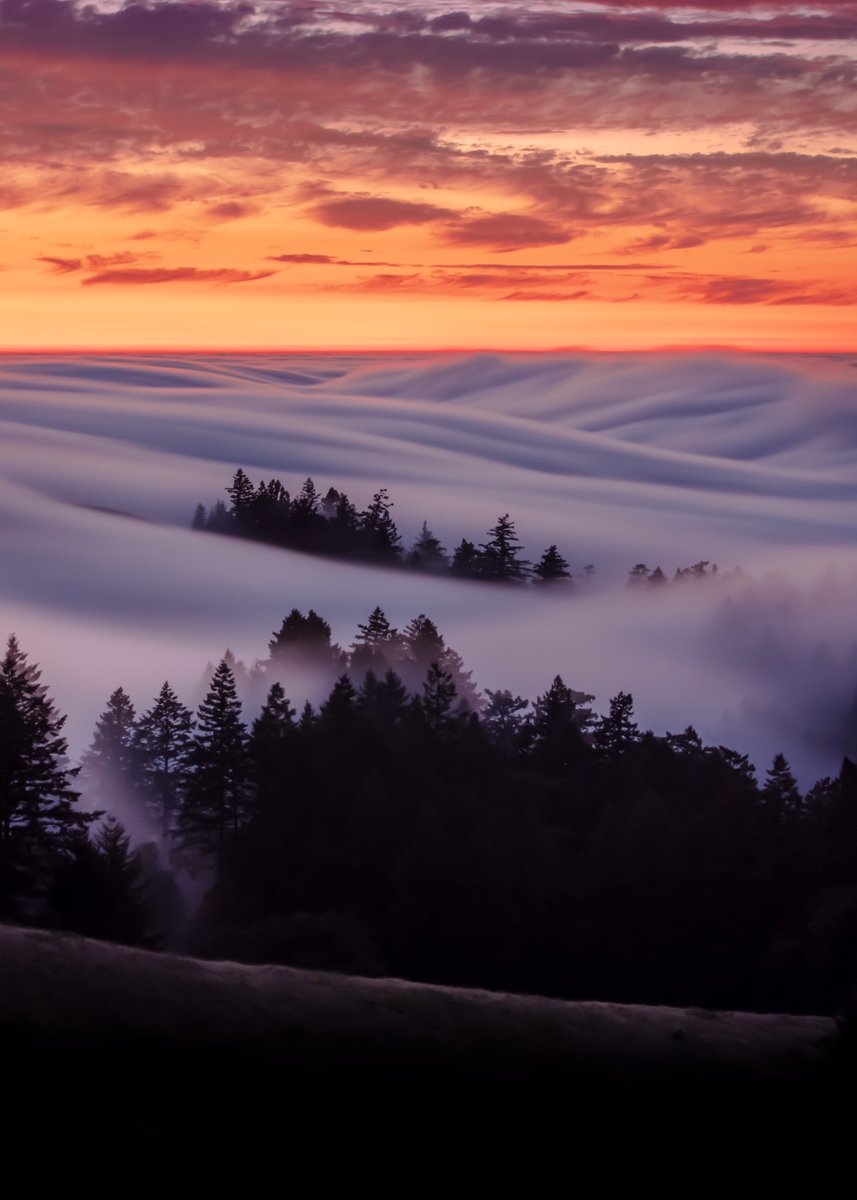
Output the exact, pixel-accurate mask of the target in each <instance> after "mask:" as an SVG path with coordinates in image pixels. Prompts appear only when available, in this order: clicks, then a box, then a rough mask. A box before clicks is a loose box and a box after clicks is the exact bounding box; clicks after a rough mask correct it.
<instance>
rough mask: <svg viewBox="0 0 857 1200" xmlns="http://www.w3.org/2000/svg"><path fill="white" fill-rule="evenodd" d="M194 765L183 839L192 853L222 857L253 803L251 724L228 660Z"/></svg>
mask: <svg viewBox="0 0 857 1200" xmlns="http://www.w3.org/2000/svg"><path fill="white" fill-rule="evenodd" d="M190 764H191V766H192V768H193V774H192V776H191V779H190V782H189V785H188V789H187V792H186V794H185V797H184V801H183V803H182V807H181V809H180V811H179V821H178V824H179V832H180V838H181V842H182V845H183V846H184V848H185V850H187V851H188V852H190V853H191V854H195V855H197V856H202V857H206V856H210V855H214V856H215V857H216V858H217V860H218V861H219V860H220V859H221V857H222V854H223V851H224V849H225V847H226V845H227V843H228V841H229V840H230V839H231V838H233V837H234V836H235V834H237V832H238V830H239V829H240V828H241V826H242V824H243V823H244V821H245V820H246V818H247V815H248V807H249V805H248V788H247V783H248V779H247V776H248V763H247V729H246V727H245V725H244V722H243V721H242V720H241V704H240V702H239V700H238V696H237V694H236V690H235V679H234V676H233V674H232V671H231V670H230V668H229V664H228V663H227V662H226V661H225V660H223V661H221V662H220V664H219V666H218V667H217V669H216V670H215V672H214V675H213V677H212V680H211V687H210V688H209V691H208V694H207V696H206V697H205V699H204V700H203V702H202V704H201V705H200V707H199V712H198V714H197V728H196V734H195V735H194V739H193V746H192V748H191V752H190Z"/></svg>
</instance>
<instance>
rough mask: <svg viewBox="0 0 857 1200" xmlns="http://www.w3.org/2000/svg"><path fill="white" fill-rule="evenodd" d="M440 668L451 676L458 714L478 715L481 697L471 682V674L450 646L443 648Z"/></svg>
mask: <svg viewBox="0 0 857 1200" xmlns="http://www.w3.org/2000/svg"><path fill="white" fill-rule="evenodd" d="M439 662H440V665H441V667H442V668H443V669H444V671H447V672H448V673H449V674H450V675H451V676H452V682H453V683H454V684H455V692H456V695H457V696H458V709H459V711H460V712H462V713H464V712H474V713H478V712H479V710H480V709H481V707H482V696H481V695H480V694H479V689H478V688H477V686H476V684H475V683H474V682H473V672H472V671H467V670H465V667H464V659H463V658H462V657H461V655H460V654H459V653H458V651H457V650H453V648H452V646H444V648H443V652H442V653H441V656H440V659H439Z"/></svg>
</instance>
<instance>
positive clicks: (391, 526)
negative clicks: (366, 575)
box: [360, 488, 402, 563]
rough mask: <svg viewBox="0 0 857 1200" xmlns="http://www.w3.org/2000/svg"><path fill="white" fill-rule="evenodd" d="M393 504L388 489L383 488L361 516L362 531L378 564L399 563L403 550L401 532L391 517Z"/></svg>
mask: <svg viewBox="0 0 857 1200" xmlns="http://www.w3.org/2000/svg"><path fill="white" fill-rule="evenodd" d="M392 507H393V502H392V500H390V497H389V495H388V493H387V489H386V488H381V489H380V490H379V491H377V492H376V493H375V495H374V496H373V497H372V503H371V504H370V505H369V507H368V508H367V509H366V511H365V512H364V513H362V514H361V516H360V529H361V533H362V537H363V541H364V544H365V546H366V552H367V554H368V555H369V557H370V558H372V559H374V560H376V561H377V562H386V563H394V562H398V561H399V556H400V555H401V553H402V548H401V546H400V545H399V542H400V540H401V539H400V537H399V531H398V530H397V529H396V523H395V521H394V520H393V518H392V517H391V516H390V509H391V508H392Z"/></svg>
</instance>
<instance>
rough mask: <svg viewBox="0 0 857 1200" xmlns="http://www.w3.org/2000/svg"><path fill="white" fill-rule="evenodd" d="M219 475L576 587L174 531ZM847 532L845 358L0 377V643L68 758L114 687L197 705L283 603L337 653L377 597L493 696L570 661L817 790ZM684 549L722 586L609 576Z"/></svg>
mask: <svg viewBox="0 0 857 1200" xmlns="http://www.w3.org/2000/svg"><path fill="white" fill-rule="evenodd" d="M239 465H240V466H243V467H244V468H245V470H247V471H248V473H249V474H250V475H251V477H252V478H253V479H254V480H258V479H259V478H261V477H264V478H269V477H270V476H272V475H276V476H278V477H280V478H282V480H283V482H284V483H285V484H286V486H287V487H290V488H291V489H292V490H294V488H295V487H296V486H298V485H299V484H300V482H301V481H302V480H303V478H304V477H305V476H307V475H312V476H313V477H314V478H315V480H316V483H317V484H318V486H319V487H321V488H322V489H323V490H326V489H327V487H328V486H329V485H331V484H334V485H335V486H337V487H338V488H340V489H344V490H346V491H347V492H348V493H349V495H350V496H351V498H352V500H354V501H355V502H356V503H357V504H358V507H362V506H363V505H365V503H366V502H367V501H368V500H369V498H370V496H371V493H372V492H373V491H375V490H376V488H377V487H378V486H382V485H385V486H388V487H389V488H390V490H391V493H392V497H393V500H394V501H395V509H394V516H395V517H396V520H397V522H398V524H399V529H400V531H401V533H402V535H403V541H404V542H405V543H406V544H408V543H409V542H410V541H411V540H412V539H413V537H414V535H415V534H416V532H417V530H418V528H419V526H420V524H421V522H422V521H423V520H424V519H426V520H428V522H429V524H430V525H431V527H432V528H433V529H434V531H435V533H437V534H438V536H440V537H441V539H442V540H443V541H444V543H445V544H446V546H447V547H451V546H452V545H454V544H455V543H456V542H457V541H458V540H460V538H461V537H462V536H467V537H470V538H471V539H473V540H475V541H479V540H482V539H483V538H484V531H485V530H486V529H487V528H488V527H489V525H491V524H493V523H494V521H495V520H496V517H497V515H498V514H500V513H503V512H507V511H508V512H509V513H511V515H512V516H513V517H514V518H515V520H516V522H517V527H518V531H519V534H520V536H521V539H522V541H523V543H524V545H525V547H526V549H527V552H528V557H530V558H537V557H538V556H539V555H540V554H541V552H542V550H543V549H544V548H545V546H546V545H548V544H549V543H551V542H556V543H557V544H558V545H559V547H560V549H561V550H562V551H563V553H564V554H565V556H566V557H567V558H568V559H569V561H570V564H571V567H572V570H573V571H575V572H580V571H581V570H582V568H583V566H584V565H585V564H588V563H594V564H595V567H596V571H595V575H594V577H593V579H592V580H591V581H589V582H588V583H587V584H586V585H583V584H581V585H580V586H579V587H578V588H577V589H576V592H575V593H574V594H573V595H563V596H559V597H555V596H538V595H534V594H533V593H532V591H526V592H519V591H517V590H515V589H512V590H509V591H504V590H503V589H496V588H490V587H486V585H481V584H467V583H461V582H454V581H451V580H447V579H434V578H429V577H423V576H419V575H412V574H406V573H401V572H393V571H384V570H381V569H378V568H370V567H365V566H359V565H353V564H341V563H334V562H331V561H329V560H326V561H324V560H319V559H314V558H310V557H307V556H302V555H300V554H297V553H291V552H287V551H282V550H274V549H270V548H267V547H263V546H258V545H251V544H248V543H246V542H238V541H235V540H231V539H228V538H222V537H217V536H214V535H201V534H196V533H192V532H191V531H190V530H189V528H188V525H189V522H190V517H191V515H192V512H193V509H194V507H195V505H196V504H197V503H198V502H200V501H202V502H203V503H205V504H206V505H209V504H211V503H213V502H214V500H215V499H216V498H217V497H218V496H223V489H224V487H225V486H226V485H227V484H228V482H229V480H230V477H231V474H232V471H233V469H234V468H235V467H236V466H239ZM132 518H136V519H132ZM855 518H857V373H855V370H854V364H852V363H851V362H850V361H849V360H847V359H844V358H813V357H789V358H786V357H780V358H777V357H764V356H758V357H753V356H738V355H735V356H728V355H722V354H699V355H688V354H684V355H619V356H603V355H583V354H556V355H532V356H531V355H510V356H504V355H500V354H490V355H488V354H479V355H457V356H440V355H424V356H420V355H396V356H376V357H372V356H310V355H283V356H275V355H260V356H253V355H235V356H219V357H218V356H205V357H202V356H186V357H182V356H132V357H120V356H112V357H111V356H69V357H59V356H57V357H50V358H44V357H43V358H36V357H29V356H20V357H18V356H10V357H7V358H5V359H2V360H0V521H2V524H0V549H2V560H0V561H2V573H0V632H3V633H4V635H5V633H6V632H8V630H10V629H12V628H15V629H16V630H17V632H18V633H19V636H20V637H21V640H22V642H23V644H24V645H25V648H27V649H28V650H29V651H30V653H31V655H32V656H33V657H35V658H36V659H38V660H39V661H40V662H41V663H42V665H43V668H44V671H45V678H46V680H47V681H48V682H49V684H50V685H51V689H52V691H53V693H54V694H55V696H56V698H57V700H58V702H59V703H60V704H61V706H63V707H64V708H66V709H71V710H72V713H73V718H72V722H71V724H70V734H71V736H72V741H73V744H74V746H75V748H76V749H79V748H80V747H81V745H82V744H84V743H85V741H86V740H88V737H89V733H90V729H91V724H92V722H93V720H94V718H95V716H96V715H97V713H98V711H100V709H101V708H102V707H103V703H104V701H105V699H106V696H107V694H108V693H109V691H111V690H112V689H113V688H114V687H115V686H116V685H117V684H119V683H121V684H123V686H125V687H126V689H127V690H128V691H129V692H130V693H131V694H132V696H133V698H134V700H135V701H136V703H137V704H138V707H142V706H147V705H148V704H149V702H150V701H151V698H152V696H153V694H154V692H155V691H156V689H157V687H159V685H160V683H161V682H162V681H163V679H164V678H165V677H167V676H169V677H170V678H171V679H172V681H173V682H174V683H175V684H176V686H177V687H178V688H180V689H182V690H184V692H185V693H186V695H188V696H189V695H190V692H191V690H192V689H193V688H194V687H195V686H196V685H197V683H198V680H199V676H200V674H201V672H202V669H203V667H204V664H205V663H206V661H210V660H213V659H215V658H216V657H218V656H219V655H220V654H221V653H222V652H223V650H224V648H225V647H226V646H227V645H229V646H230V647H231V648H232V649H233V650H234V651H235V652H236V653H237V654H239V655H240V656H242V657H243V658H245V659H246V660H247V661H249V662H252V661H253V660H254V659H255V658H258V657H264V655H265V649H266V643H267V639H268V637H269V636H270V633H271V631H272V630H273V629H274V627H275V626H277V625H279V623H280V621H281V620H282V617H283V615H284V613H285V612H286V611H288V610H289V609H291V608H292V607H298V608H302V609H304V610H306V609H307V608H308V607H314V608H316V609H318V610H319V611H320V612H321V613H322V614H323V615H325V616H326V617H327V618H328V620H330V621H331V623H332V625H333V627H334V633H335V636H336V637H337V638H338V639H339V640H340V641H341V642H342V643H343V644H346V645H347V644H350V642H351V641H352V640H353V638H354V635H355V632H356V625H357V622H358V621H363V620H365V618H366V615H367V613H368V612H369V611H370V609H371V608H373V607H374V606H375V605H376V604H381V605H382V607H384V608H385V610H386V611H387V613H388V615H389V616H390V618H391V619H392V620H393V621H394V623H397V624H399V625H401V624H403V623H404V622H406V621H407V620H408V619H409V618H410V617H412V616H414V615H415V614H416V613H418V612H423V611H424V612H427V613H429V615H431V616H432V617H433V618H434V619H435V620H436V622H437V623H438V625H439V626H440V628H441V630H442V631H443V633H444V634H445V635H446V637H447V640H448V641H449V642H450V643H451V644H452V645H453V646H455V647H456V649H458V650H459V651H460V653H461V654H462V655H463V656H464V658H465V660H466V662H467V665H468V666H472V667H473V668H474V674H475V676H476V678H477V679H478V681H479V682H480V684H481V685H482V686H483V687H490V688H497V687H510V688H513V689H514V690H516V691H518V692H521V693H522V694H524V695H529V696H531V697H532V696H534V695H535V694H536V693H537V692H539V691H543V690H544V688H545V686H546V685H547V684H548V683H549V681H550V678H551V677H552V676H553V675H554V674H555V673H556V672H560V673H561V674H562V675H563V676H564V677H565V678H566V679H567V681H568V682H569V683H571V685H572V686H574V687H577V688H581V689H585V690H588V691H590V692H594V693H595V694H596V696H597V699H598V705H599V706H600V707H601V708H602V709H606V706H607V702H608V700H609V697H610V695H612V694H615V692H616V691H618V690H620V689H625V690H631V691H633V692H634V694H635V698H636V701H637V708H638V716H639V719H640V721H641V723H642V724H643V725H644V726H650V727H652V728H654V729H655V731H656V732H663V731H664V730H665V729H667V728H670V729H672V730H675V729H676V728H677V727H678V726H679V725H680V724H687V723H688V722H692V723H693V724H694V725H696V726H697V728H698V729H699V731H700V733H702V735H703V736H704V737H705V738H706V739H707V740H709V741H722V740H728V741H729V743H730V744H732V745H734V746H736V748H738V749H741V750H744V751H749V752H750V753H751V756H752V757H753V758H754V760H755V761H756V762H757V763H758V765H759V766H760V768H764V766H765V764H766V762H767V760H768V759H769V758H770V756H771V754H772V753H773V752H774V751H775V750H779V749H785V750H786V752H787V753H789V754H790V755H791V757H792V758H793V761H794V765H795V766H796V767H797V769H798V770H799V772H800V773H801V775H802V776H803V778H804V779H806V780H809V779H810V778H811V777H812V776H814V775H817V774H821V773H830V772H833V771H835V770H836V769H837V768H838V765H839V759H840V758H841V755H842V753H843V752H844V751H845V750H846V749H848V748H851V749H852V752H853V744H852V742H851V741H850V740H849V739H851V738H852V733H853V731H852V730H851V729H850V727H849V725H848V716H847V711H848V708H849V705H850V704H851V702H852V700H853V697H854V691H855V687H857V658H856V657H855V653H854V651H853V645H854V642H855V639H857V629H856V628H855V625H857V622H855V620H854V617H853V615H852V608H853V600H854V596H855V590H857V589H855V583H857V554H855V528H857V521H855ZM699 559H707V560H709V561H710V562H717V563H718V565H719V567H720V570H721V576H722V577H721V578H720V579H719V580H718V581H716V582H713V583H710V584H699V585H697V584H693V583H688V584H672V585H670V586H669V588H667V589H665V590H664V591H662V592H659V593H658V595H657V596H655V595H653V594H649V593H648V592H640V590H639V589H630V588H628V587H627V586H626V582H625V579H626V572H627V570H628V568H629V567H630V566H631V565H633V564H634V563H636V562H640V561H643V562H646V563H648V564H649V566H650V567H654V566H657V565H660V566H661V567H662V568H663V569H664V570H665V571H666V572H667V573H668V574H672V572H673V571H674V569H675V568H676V567H678V566H685V565H687V564H688V563H691V562H695V561H697V560H699ZM736 567H741V568H742V569H743V572H744V574H743V575H732V574H731V571H732V570H733V569H734V568H736ZM298 698H299V697H297V696H296V697H295V699H298Z"/></svg>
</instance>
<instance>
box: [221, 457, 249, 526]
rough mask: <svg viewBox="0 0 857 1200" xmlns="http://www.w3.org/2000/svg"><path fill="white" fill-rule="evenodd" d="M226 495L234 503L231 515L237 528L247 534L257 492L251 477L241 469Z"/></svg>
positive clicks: (235, 475) (234, 477) (236, 473)
mask: <svg viewBox="0 0 857 1200" xmlns="http://www.w3.org/2000/svg"><path fill="white" fill-rule="evenodd" d="M226 494H227V496H228V497H229V499H230V500H231V501H232V506H231V508H230V510H229V513H230V516H231V517H232V520H233V521H234V523H235V526H236V528H237V529H239V530H241V531H243V532H246V531H247V529H248V527H249V525H250V523H251V522H250V517H251V512H252V509H253V500H254V497H255V495H256V492H255V489H254V487H253V484H252V483H251V482H250V479H249V476H247V475H246V474H245V473H244V471H243V470H242V469H241V468H240V467H239V468H238V470H237V471H236V472H235V474H234V476H233V478H232V483H231V484H230V486H229V487H228V488H227V489H226Z"/></svg>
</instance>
